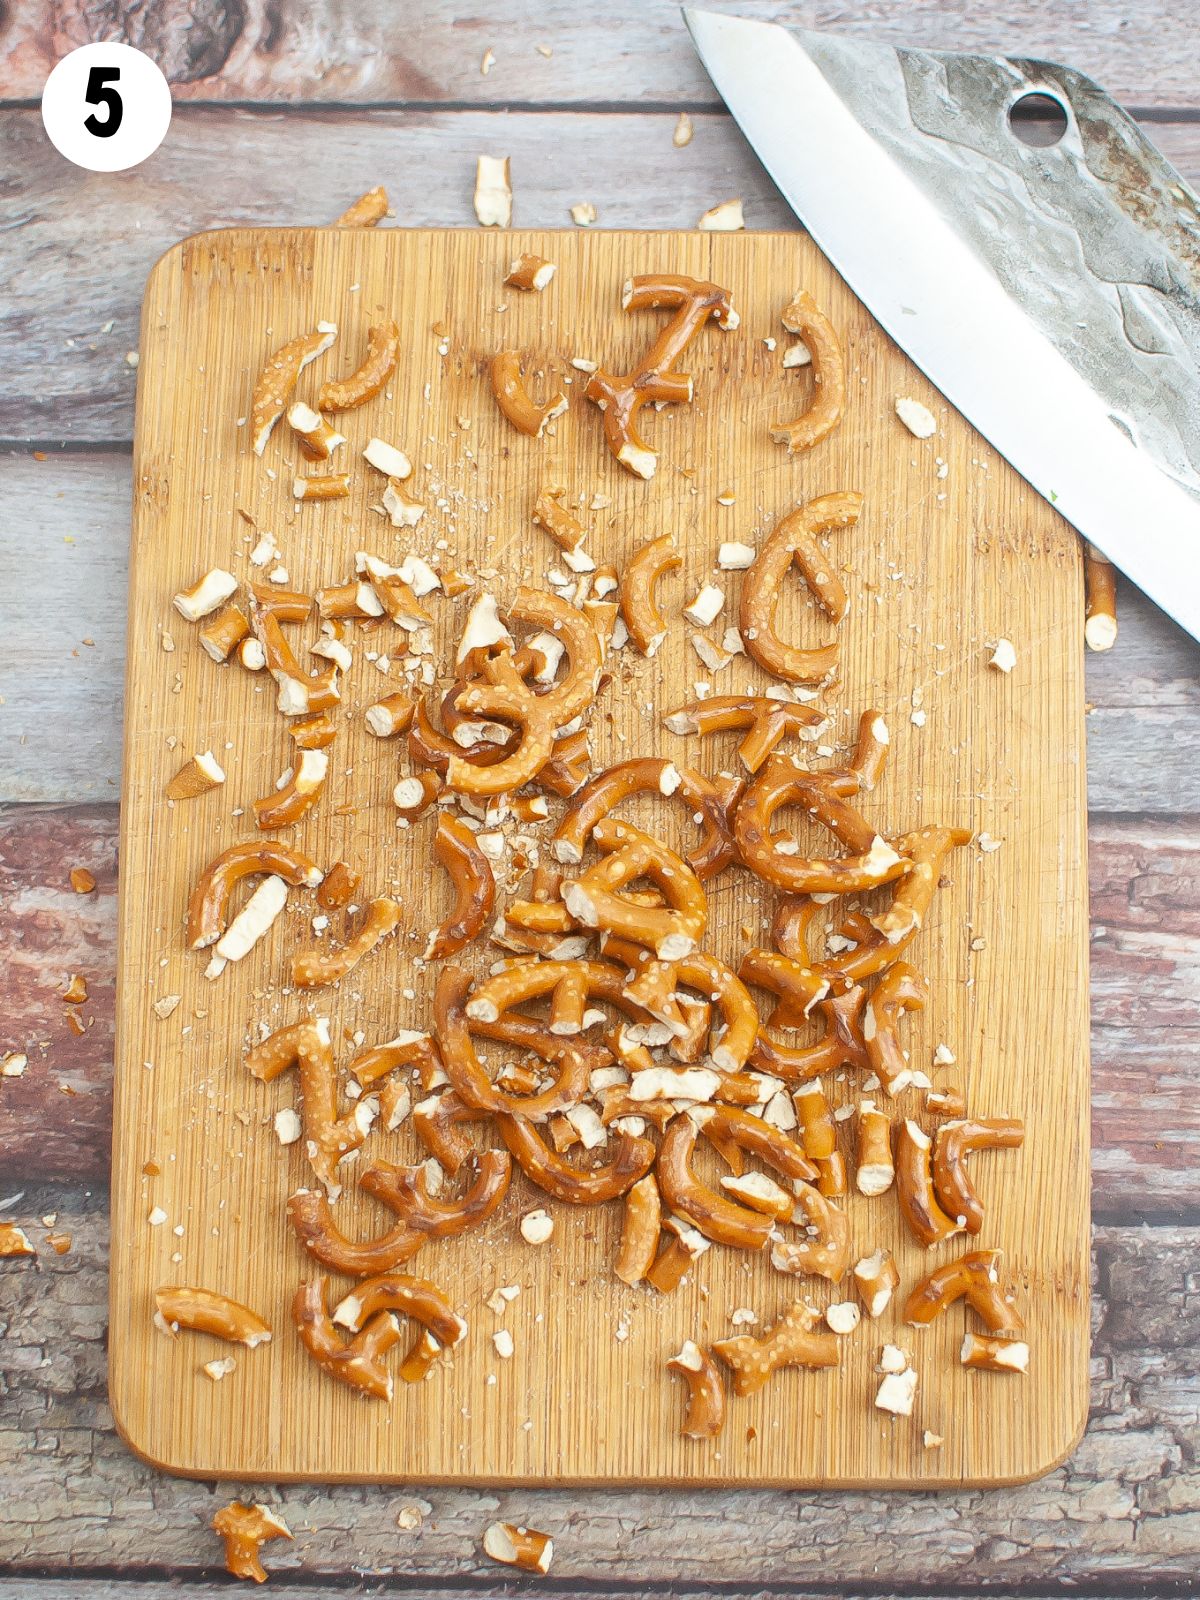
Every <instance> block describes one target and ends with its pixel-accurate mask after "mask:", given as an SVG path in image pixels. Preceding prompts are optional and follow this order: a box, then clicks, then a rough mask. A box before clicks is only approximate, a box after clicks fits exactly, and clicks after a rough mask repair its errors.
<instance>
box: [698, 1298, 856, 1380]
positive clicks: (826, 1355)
mask: <svg viewBox="0 0 1200 1600" xmlns="http://www.w3.org/2000/svg"><path fill="white" fill-rule="evenodd" d="M713 1354H714V1355H716V1356H719V1357H720V1359H721V1360H722V1361H723V1362H724V1363H725V1365H726V1366H727V1367H728V1368H729V1369H730V1371H731V1372H732V1373H733V1392H734V1394H736V1395H748V1394H756V1393H757V1392H758V1390H759V1389H761V1388H763V1387H764V1385H765V1384H766V1382H767V1380H768V1379H769V1378H770V1376H771V1374H772V1373H774V1372H778V1371H779V1370H780V1369H781V1368H783V1367H806V1368H809V1369H813V1368H820V1367H836V1366H838V1365H839V1363H840V1361H841V1350H840V1348H839V1346H838V1340H837V1335H836V1334H833V1333H829V1332H827V1331H825V1330H824V1329H821V1330H819V1331H818V1329H817V1313H816V1312H815V1311H813V1310H812V1308H811V1307H810V1306H806V1305H805V1304H804V1303H803V1302H802V1301H799V1300H797V1301H796V1302H795V1304H794V1305H791V1306H789V1307H788V1309H787V1310H786V1311H785V1312H784V1314H783V1316H782V1317H781V1318H780V1319H779V1321H778V1322H776V1323H775V1324H774V1325H773V1326H772V1327H771V1328H769V1329H768V1330H767V1332H766V1333H765V1334H764V1335H763V1337H762V1338H761V1339H756V1338H754V1337H753V1336H752V1335H751V1334H748V1333H743V1334H740V1335H739V1336H738V1337H737V1338H736V1339H718V1340H717V1342H716V1343H715V1344H714V1345H713Z"/></svg>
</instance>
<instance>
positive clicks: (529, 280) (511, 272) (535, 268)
mask: <svg viewBox="0 0 1200 1600" xmlns="http://www.w3.org/2000/svg"><path fill="white" fill-rule="evenodd" d="M557 271H558V267H557V266H556V264H555V263H554V262H553V261H547V260H546V259H545V257H544V256H534V255H520V256H517V257H515V258H514V259H513V260H512V261H511V262H510V263H509V268H508V272H507V274H506V276H505V279H504V282H505V283H506V284H507V286H508V287H509V288H510V289H523V290H525V291H526V292H527V293H530V294H540V293H541V292H542V290H543V289H544V288H546V286H547V285H548V284H549V282H550V280H551V279H552V278H553V277H554V274H555V273H556V272H557Z"/></svg>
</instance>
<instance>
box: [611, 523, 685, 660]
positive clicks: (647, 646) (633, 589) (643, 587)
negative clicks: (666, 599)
mask: <svg viewBox="0 0 1200 1600" xmlns="http://www.w3.org/2000/svg"><path fill="white" fill-rule="evenodd" d="M682 565H683V557H682V556H681V555H680V554H679V551H678V549H677V547H676V544H675V540H674V538H673V536H672V535H671V534H669V533H664V534H662V535H661V537H660V538H657V539H651V540H650V541H649V542H648V543H647V544H644V545H642V546H641V548H640V549H639V550H637V551H636V552H635V553H634V555H633V556H631V557H630V559H629V560H628V561H627V562H626V564H625V570H624V572H623V573H622V574H621V616H622V617H623V618H624V619H625V626H626V627H627V628H628V629H629V637H630V638H631V639H632V640H633V642H634V645H635V646H636V647H637V649H639V650H640V651H641V653H642V654H643V655H644V656H652V655H654V653H655V651H656V650H657V649H658V647H659V645H661V644H662V642H663V640H664V639H665V638H666V637H667V620H666V618H665V617H664V616H663V614H662V611H661V609H660V607H659V604H658V599H657V595H656V590H657V585H658V581H659V579H660V578H661V577H662V576H663V575H664V574H665V573H667V572H674V571H675V569H676V568H677V567H681V566H682Z"/></svg>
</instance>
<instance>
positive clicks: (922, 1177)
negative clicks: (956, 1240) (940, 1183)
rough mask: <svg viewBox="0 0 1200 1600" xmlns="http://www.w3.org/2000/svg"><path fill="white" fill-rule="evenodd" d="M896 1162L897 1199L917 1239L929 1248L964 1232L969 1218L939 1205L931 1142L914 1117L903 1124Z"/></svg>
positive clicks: (898, 1139)
mask: <svg viewBox="0 0 1200 1600" xmlns="http://www.w3.org/2000/svg"><path fill="white" fill-rule="evenodd" d="M895 1163H896V1199H897V1202H898V1203H899V1206H900V1214H901V1216H902V1217H903V1218H904V1220H905V1222H906V1223H907V1224H908V1228H909V1232H910V1233H911V1234H912V1236H913V1237H914V1239H916V1240H917V1241H918V1243H920V1244H923V1245H924V1246H925V1247H926V1249H928V1248H929V1247H930V1246H932V1245H935V1244H940V1243H941V1241H942V1240H943V1239H948V1238H949V1237H950V1235H951V1234H954V1233H961V1232H962V1230H963V1228H964V1227H965V1226H966V1219H965V1218H961V1219H960V1218H959V1217H957V1216H953V1217H952V1216H947V1215H946V1213H945V1212H944V1211H943V1210H942V1208H941V1206H940V1205H939V1204H938V1198H937V1192H936V1190H935V1189H934V1186H933V1158H932V1148H931V1142H930V1139H929V1136H928V1135H927V1134H926V1133H925V1132H924V1131H923V1130H922V1128H921V1127H920V1126H919V1125H918V1124H917V1123H915V1122H914V1121H913V1120H912V1118H911V1117H909V1118H906V1120H905V1121H904V1122H902V1123H901V1124H900V1130H899V1133H898V1134H897V1136H896V1154H895Z"/></svg>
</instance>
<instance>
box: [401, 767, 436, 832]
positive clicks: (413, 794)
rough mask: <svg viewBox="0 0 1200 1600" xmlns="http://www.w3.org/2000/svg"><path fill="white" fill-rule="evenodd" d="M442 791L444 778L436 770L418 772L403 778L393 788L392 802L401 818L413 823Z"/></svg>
mask: <svg viewBox="0 0 1200 1600" xmlns="http://www.w3.org/2000/svg"><path fill="white" fill-rule="evenodd" d="M441 792H442V780H441V779H440V778H439V777H438V775H437V773H436V772H418V773H416V774H415V775H414V776H413V777H410V778H401V779H400V781H399V783H398V784H397V785H396V787H395V788H394V789H393V790H392V804H393V805H394V806H395V807H396V810H397V812H398V813H399V820H400V822H402V823H405V824H410V825H411V824H412V823H414V822H416V821H417V820H418V819H419V818H420V817H423V816H424V815H425V813H426V812H427V811H428V810H429V808H430V806H431V805H433V803H434V802H435V801H436V799H437V797H438V795H440V794H441Z"/></svg>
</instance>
